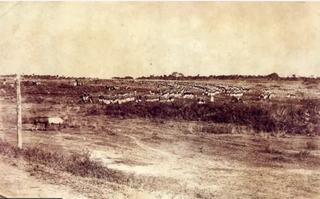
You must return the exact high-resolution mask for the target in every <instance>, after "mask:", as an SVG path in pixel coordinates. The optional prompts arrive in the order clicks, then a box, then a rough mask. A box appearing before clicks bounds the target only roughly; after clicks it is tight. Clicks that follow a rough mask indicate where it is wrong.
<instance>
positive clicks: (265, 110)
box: [86, 100, 320, 135]
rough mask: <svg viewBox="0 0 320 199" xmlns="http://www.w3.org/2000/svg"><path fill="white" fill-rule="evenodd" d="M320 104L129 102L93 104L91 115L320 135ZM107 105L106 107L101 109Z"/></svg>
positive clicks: (305, 101)
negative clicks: (220, 124) (166, 120)
mask: <svg viewBox="0 0 320 199" xmlns="http://www.w3.org/2000/svg"><path fill="white" fill-rule="evenodd" d="M319 105H320V103H319V101H317V100H301V101H299V103H297V104H290V103H287V104H285V103H281V104H278V103H263V102H261V101H259V102H252V103H250V104H246V103H231V102H230V103H229V102H221V103H210V104H197V103H194V102H191V101H190V102H182V101H181V102H179V101H177V102H173V103H126V104H111V105H93V106H90V107H88V108H87V109H86V111H87V113H86V114H87V115H109V116H115V117H126V118H134V117H141V118H155V119H156V118H160V119H174V120H187V121H204V122H209V123H230V124H237V125H246V126H249V127H252V128H253V129H254V130H256V131H265V132H277V131H284V132H286V133H288V134H305V135H306V134H318V132H319V130H320V128H319V121H320V117H319V116H320V115H319V110H320V106H319ZM101 106H103V107H101Z"/></svg>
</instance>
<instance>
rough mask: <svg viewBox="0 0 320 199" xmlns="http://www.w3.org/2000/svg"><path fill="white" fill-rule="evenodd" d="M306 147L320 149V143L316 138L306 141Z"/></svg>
mask: <svg viewBox="0 0 320 199" xmlns="http://www.w3.org/2000/svg"><path fill="white" fill-rule="evenodd" d="M306 145H307V146H306V149H307V150H318V149H319V144H318V142H317V141H316V140H312V141H308V142H307V143H306Z"/></svg>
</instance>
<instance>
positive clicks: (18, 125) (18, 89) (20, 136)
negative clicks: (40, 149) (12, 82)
mask: <svg viewBox="0 0 320 199" xmlns="http://www.w3.org/2000/svg"><path fill="white" fill-rule="evenodd" d="M16 84H17V116H18V119H17V121H18V122H17V133H18V147H19V148H20V149H21V148H22V131H21V129H22V119H21V89H20V74H18V75H17V81H16Z"/></svg>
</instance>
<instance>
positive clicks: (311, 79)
mask: <svg viewBox="0 0 320 199" xmlns="http://www.w3.org/2000/svg"><path fill="white" fill-rule="evenodd" d="M137 79H155V80H156V79H158V80H234V79H237V80H255V79H256V80H259V79H265V80H285V81H305V82H314V83H316V82H319V81H320V77H317V78H315V77H297V76H296V75H292V76H291V77H280V76H279V75H278V74H277V73H271V74H269V75H257V76H255V75H210V76H200V75H197V76H184V75H183V74H182V73H177V72H173V73H172V74H170V75H160V76H155V75H150V76H149V77H144V76H142V77H138V78H137Z"/></svg>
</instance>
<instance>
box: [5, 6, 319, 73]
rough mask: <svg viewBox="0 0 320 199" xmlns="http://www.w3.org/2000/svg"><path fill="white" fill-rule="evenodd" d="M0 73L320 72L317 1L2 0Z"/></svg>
mask: <svg viewBox="0 0 320 199" xmlns="http://www.w3.org/2000/svg"><path fill="white" fill-rule="evenodd" d="M0 16H1V18H0V74H13V73H20V74H22V73H24V74H33V73H34V74H41V75H45V74H48V75H65V76H74V77H82V76H85V77H99V78H111V77H114V76H133V77H139V76H149V75H152V74H155V75H164V74H167V75H168V74H171V73H172V72H174V71H177V72H182V73H183V74H185V75H197V74H200V75H205V76H208V75H229V74H240V75H266V74H270V73H273V72H276V73H278V74H279V75H280V76H291V75H292V74H296V75H298V76H311V75H314V76H319V77H320V2H0Z"/></svg>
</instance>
